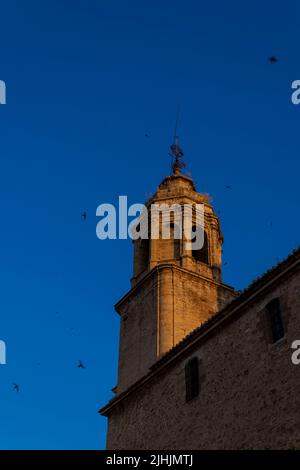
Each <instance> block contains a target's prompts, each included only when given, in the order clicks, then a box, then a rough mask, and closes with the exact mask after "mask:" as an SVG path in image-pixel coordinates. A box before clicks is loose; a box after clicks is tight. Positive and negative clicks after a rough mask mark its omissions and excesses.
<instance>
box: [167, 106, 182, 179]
mask: <svg viewBox="0 0 300 470" xmlns="http://www.w3.org/2000/svg"><path fill="white" fill-rule="evenodd" d="M179 111H180V109H179V107H178V109H177V116H176V124H175V129H174V140H173V144H172V145H170V151H171V153H170V156H171V157H172V173H173V175H179V174H180V173H181V168H185V163H184V161H183V156H184V153H183V150H182V148H181V147H180V146H179V137H178V134H177V128H178V121H179Z"/></svg>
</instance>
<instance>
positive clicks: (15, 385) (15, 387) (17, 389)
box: [13, 383, 20, 393]
mask: <svg viewBox="0 0 300 470" xmlns="http://www.w3.org/2000/svg"><path fill="white" fill-rule="evenodd" d="M13 387H14V390H15V391H16V392H17V393H19V391H20V387H19V385H18V384H15V383H13Z"/></svg>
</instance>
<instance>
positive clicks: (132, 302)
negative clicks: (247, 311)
mask: <svg viewBox="0 0 300 470" xmlns="http://www.w3.org/2000/svg"><path fill="white" fill-rule="evenodd" d="M171 152H172V156H173V164H172V174H171V175H170V176H167V177H166V178H165V179H164V180H163V181H162V182H161V184H160V185H159V187H158V189H157V191H156V193H155V194H154V196H153V197H152V198H150V199H149V200H148V202H147V209H148V215H147V217H148V238H139V239H137V240H135V241H134V259H133V277H132V279H131V289H130V291H129V292H128V293H127V294H126V295H125V296H124V297H123V298H122V299H121V300H120V301H119V302H118V303H117V304H116V306H115V308H116V311H117V312H118V313H119V315H120V319H121V326H120V346H119V371H118V384H117V387H116V389H115V391H116V393H120V392H122V391H124V390H125V389H126V388H128V387H129V386H130V385H132V384H133V383H134V382H136V381H137V380H138V379H140V378H141V377H142V376H144V375H146V374H147V372H148V371H149V368H150V367H151V366H152V365H153V364H154V363H155V362H156V361H157V360H158V359H159V358H160V357H161V356H162V355H163V354H165V353H166V352H167V351H168V350H170V349H171V348H172V347H173V346H175V345H176V344H177V343H178V342H179V341H181V340H182V339H183V338H184V337H185V336H186V335H188V334H189V333H190V332H191V331H192V330H194V329H195V328H197V327H198V326H200V325H201V323H203V322H205V321H206V320H208V319H209V318H210V317H211V316H212V315H213V314H215V313H216V312H218V311H219V310H220V309H221V308H223V307H224V306H225V305H226V303H228V302H229V301H230V300H232V299H233V298H234V297H235V293H234V291H233V289H232V288H231V287H229V286H227V285H225V284H223V283H222V243H223V236H222V233H221V229H220V224H219V218H218V217H217V215H216V214H215V213H214V210H213V207H212V206H211V204H210V201H209V198H208V196H207V195H205V194H201V193H198V192H197V191H196V188H195V185H194V182H193V180H192V179H191V178H190V177H188V176H186V175H183V174H182V172H181V169H182V168H183V167H184V163H183V161H182V157H183V151H182V149H181V148H180V147H179V145H178V141H177V140H176V141H175V143H174V144H173V145H172V146H171ZM186 205H188V206H190V207H191V208H192V212H191V214H192V224H191V228H192V230H195V229H196V228H197V227H196V223H197V217H196V215H197V213H196V211H197V207H199V206H200V205H201V207H202V210H203V223H202V225H203V227H202V230H203V244H202V245H201V246H202V247H201V248H200V249H188V248H187V243H186V240H185V238H184V236H183V235H182V230H183V226H182V224H181V225H180V227H178V219H177V218H176V215H175V212H172V210H170V211H169V217H170V218H169V220H168V222H169V236H168V238H165V237H164V235H163V226H164V216H163V215H160V214H159V217H158V218H156V219H155V220H156V224H158V225H157V228H156V229H157V231H156V233H157V234H158V236H156V237H155V238H153V226H152V225H151V224H153V223H154V222H153V220H154V218H153V217H152V213H153V210H154V207H155V208H156V207H157V206H159V207H170V208H172V207H173V208H174V207H177V208H183V207H184V206H186ZM183 222H184V220H183ZM178 234H180V235H181V236H180V237H179V236H178Z"/></svg>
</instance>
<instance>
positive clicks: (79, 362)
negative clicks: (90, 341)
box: [77, 361, 85, 369]
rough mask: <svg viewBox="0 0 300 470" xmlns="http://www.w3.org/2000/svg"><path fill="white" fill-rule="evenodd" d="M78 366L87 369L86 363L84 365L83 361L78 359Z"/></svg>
mask: <svg viewBox="0 0 300 470" xmlns="http://www.w3.org/2000/svg"><path fill="white" fill-rule="evenodd" d="M77 367H78V368H79V369H85V365H84V364H83V363H82V362H81V361H78V365H77Z"/></svg>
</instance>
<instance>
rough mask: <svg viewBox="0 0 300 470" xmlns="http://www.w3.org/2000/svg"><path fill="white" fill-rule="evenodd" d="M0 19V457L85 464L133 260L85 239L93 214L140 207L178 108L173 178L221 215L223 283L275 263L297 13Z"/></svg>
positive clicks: (104, 10)
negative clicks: (34, 452)
mask: <svg viewBox="0 0 300 470" xmlns="http://www.w3.org/2000/svg"><path fill="white" fill-rule="evenodd" d="M297 3H298V5H297ZM0 10H1V11H0V15H1V29H0V46H1V56H0V79H1V80H5V81H6V84H7V105H6V106H0V137H1V139H0V152H1V153H0V188H1V199H0V205H1V207H0V213H1V231H0V241H1V248H0V260H1V265H0V266H1V269H0V293H1V295H0V339H3V340H5V341H6V344H7V348H8V349H7V354H8V356H7V360H8V364H7V365H6V366H0V416H1V424H0V446H1V448H3V449H20V448H21V449H35V448H38V449H97V448H98V449H100V448H103V447H104V446H105V432H106V420H105V418H102V417H100V416H99V415H98V414H97V411H98V409H99V408H100V406H102V405H104V404H105V403H106V401H107V400H108V399H109V398H111V397H112V393H111V391H110V389H111V388H112V387H113V386H114V385H115V384H116V371H117V355H118V333H119V324H118V317H117V314H116V313H114V308H113V305H114V303H115V302H116V301H117V300H118V299H119V298H120V297H121V296H122V295H123V294H124V293H125V292H126V291H127V290H128V289H129V280H130V277H131V274H132V244H131V242H130V241H99V240H98V239H97V238H96V234H95V228H96V222H97V219H96V215H95V212H96V207H97V206H98V205H99V204H100V203H102V202H112V203H116V202H117V198H118V195H128V198H129V202H130V203H133V202H144V200H145V199H146V197H147V196H148V195H149V193H151V192H154V191H155V189H156V187H157V185H158V184H159V183H160V181H161V180H162V179H163V177H165V176H166V175H167V174H168V173H169V166H170V162H169V157H168V146H169V144H170V143H171V139H172V133H173V126H174V121H175V115H176V109H177V105H178V104H180V106H181V110H182V119H181V124H180V138H181V144H182V147H183V148H184V150H185V153H186V162H187V166H188V171H190V172H191V173H192V176H193V177H194V180H195V182H196V185H197V188H198V190H199V191H203V192H208V193H210V195H211V196H212V197H213V198H214V206H215V208H216V210H221V224H222V228H223V232H224V236H225V244H224V261H226V262H227V263H228V265H226V266H225V267H224V281H225V282H226V283H228V284H231V285H233V286H235V287H236V288H238V289H240V288H243V287H245V286H247V284H249V283H250V282H251V280H252V279H254V278H255V277H256V276H258V275H259V274H261V273H262V272H264V271H265V270H266V269H268V268H270V267H271V266H272V265H273V264H275V263H276V258H279V259H282V258H284V257H285V256H286V255H287V254H289V252H290V251H291V250H292V249H294V248H295V247H296V246H297V245H298V243H299V239H300V237H299V232H300V219H299V207H298V204H299V195H300V185H299V170H300V163H299V123H300V106H298V107H297V106H294V105H293V104H292V103H291V100H290V95H291V88H290V87H291V82H292V81H293V80H296V79H300V53H299V18H300V16H299V15H300V6H299V2H296V1H294V2H292V1H287V2H262V1H256V0H255V1H253V0H252V1H249V2H241V1H234V2H233V1H227V2H224V1H216V2H204V1H191V0H185V1H176V0H172V1H163V2H162V1H157V0H152V1H151V2H150V1H148V0H142V1H141V0H139V1H131V0H128V1H126V2H125V1H121V0H119V1H114V0H111V1H101V0H85V1H83V0H81V1H78V0H77V1H76V0H75V1H74V0H72V1H71V0H69V1H66V0H65V1H62V0H60V1H58V0H56V1H54V0H51V1H50V0H44V1H43V2H41V1H37V0H36V1H32V0H28V1H26V2H25V1H23V0H19V1H16V0H10V1H9V2H1V5H0ZM273 54H274V55H276V56H278V57H279V62H278V63H277V64H273V65H271V64H269V63H268V60H267V59H268V57H269V56H270V55H273ZM145 133H147V134H149V136H150V137H149V138H146V137H145V136H144V135H145ZM227 185H230V186H231V187H232V189H231V190H228V189H225V186H227ZM84 210H86V211H87V213H88V219H87V221H86V222H85V223H84V222H83V221H82V220H81V213H82V212H83V211H84ZM271 223H272V225H271ZM56 312H58V314H56ZM71 328H74V330H72V329H71ZM79 359H81V360H82V361H83V362H84V363H85V364H86V366H87V368H86V369H85V370H80V369H78V368H77V367H76V365H77V361H78V360H79ZM12 382H17V383H18V384H19V385H20V392H19V393H16V392H15V391H14V390H13V388H12Z"/></svg>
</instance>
